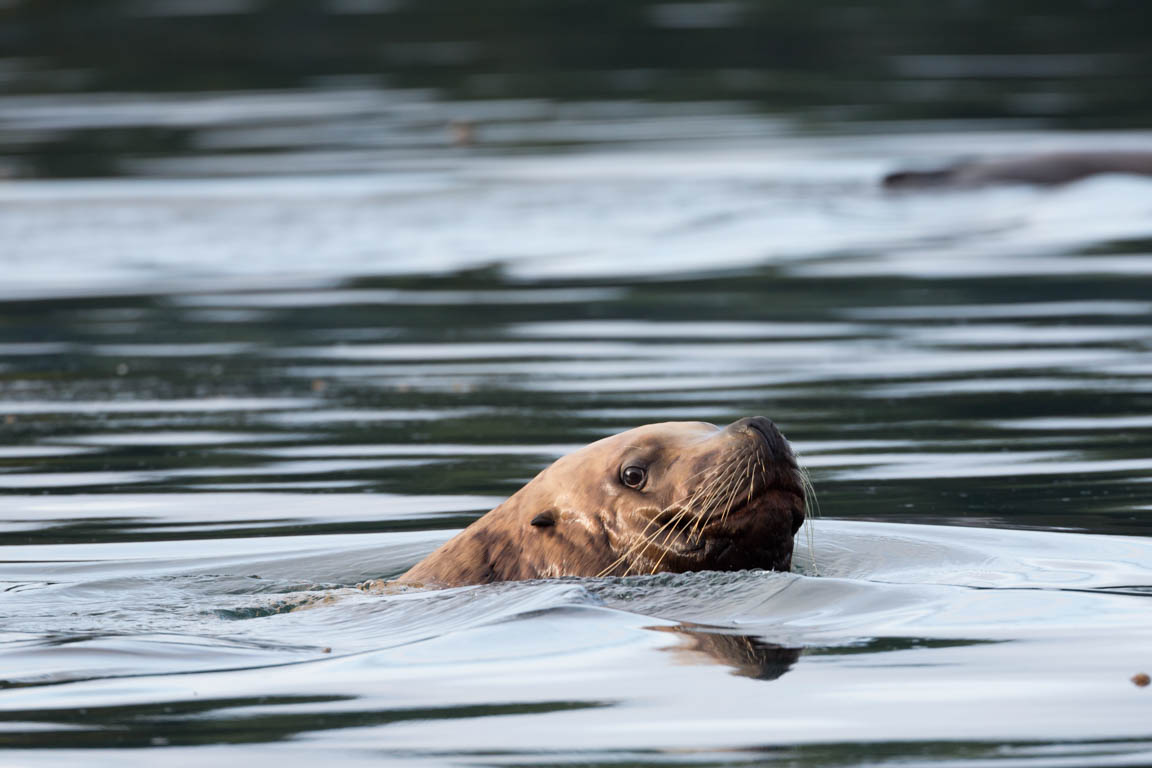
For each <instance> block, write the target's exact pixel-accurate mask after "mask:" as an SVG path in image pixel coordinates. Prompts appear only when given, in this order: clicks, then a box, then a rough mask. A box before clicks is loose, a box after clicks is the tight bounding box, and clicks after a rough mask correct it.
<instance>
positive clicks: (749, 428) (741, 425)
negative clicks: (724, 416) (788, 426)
mask: <svg viewBox="0 0 1152 768" xmlns="http://www.w3.org/2000/svg"><path fill="white" fill-rule="evenodd" d="M728 429H729V431H731V432H736V433H742V434H746V435H752V436H753V437H757V436H758V437H760V438H761V439H762V440H763V441H764V442H765V443H766V444H767V445H768V452H769V453H770V454H771V455H772V458H774V459H778V460H782V461H783V460H787V459H789V458H791V456H792V451H791V449H790V448H789V447H788V441H786V440H785V439H784V435H782V434H780V430H779V429H777V428H776V425H775V424H773V423H772V420H771V419H766V418H764V417H763V416H746V417H744V418H743V419H739V420H737V421H734V422H732V423H731V424H729V425H728Z"/></svg>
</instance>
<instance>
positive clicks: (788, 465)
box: [398, 416, 806, 586]
mask: <svg viewBox="0 0 1152 768" xmlns="http://www.w3.org/2000/svg"><path fill="white" fill-rule="evenodd" d="M805 486H806V480H805V477H804V475H803V473H802V471H801V470H800V468H799V466H798V465H797V463H796V458H795V456H794V455H793V453H792V450H791V448H790V447H789V445H788V442H787V441H786V440H785V439H784V436H783V435H781V434H780V431H779V430H778V429H776V426H775V425H774V424H773V423H772V422H771V421H769V420H768V419H766V418H764V417H762V416H752V417H748V418H744V419H740V420H739V421H735V422H733V423H732V424H730V425H728V426H727V427H716V426H714V425H712V424H706V423H703V422H668V423H664V424H650V425H648V426H644V427H638V428H636V429H632V430H629V431H627V432H622V433H620V434H618V435H613V436H612V437H607V438H604V439H603V440H599V441H597V442H595V443H592V444H591V445H588V446H585V447H584V448H581V449H580V450H578V451H576V452H574V453H571V454H569V455H567V456H565V457H563V458H561V459H559V460H557V461H556V462H555V463H554V464H552V465H551V466H550V467H548V468H547V469H545V470H544V471H542V472H541V473H540V474H539V475H537V476H536V477H535V478H533V479H532V480H531V481H530V482H529V483H528V484H527V485H525V486H524V487H523V488H521V489H520V490H519V491H517V492H516V493H515V494H513V495H512V497H511V498H509V499H508V500H507V501H506V502H504V503H503V504H501V505H500V506H498V507H496V509H494V510H492V511H491V512H489V513H487V514H486V515H484V516H483V517H481V518H480V519H479V520H477V521H476V522H474V523H473V524H472V525H470V526H468V528H466V529H465V530H464V531H462V532H461V533H460V534H459V535H457V536H456V537H455V538H453V539H452V540H450V541H449V542H447V543H446V544H444V545H443V546H442V547H440V548H439V549H437V550H436V551H435V552H433V553H432V554H431V555H429V556H428V557H427V558H425V559H424V560H422V561H421V562H420V563H417V564H416V565H415V566H414V567H413V568H412V569H411V570H409V571H408V572H407V573H405V574H403V575H402V576H400V578H399V579H398V581H399V582H401V583H408V584H422V585H426V586H458V585H463V584H481V583H487V582H493V581H513V580H519V579H537V578H559V577H563V576H626V575H629V574H638V573H659V572H674V573H678V572H684V571H706V570H717V571H735V570H744V569H749V568H764V569H771V570H779V571H786V570H788V569H789V568H790V567H791V565H792V539H793V536H794V535H795V533H796V531H797V530H798V529H799V528H800V526H801V525H802V524H803V522H804V511H805V503H804V489H805Z"/></svg>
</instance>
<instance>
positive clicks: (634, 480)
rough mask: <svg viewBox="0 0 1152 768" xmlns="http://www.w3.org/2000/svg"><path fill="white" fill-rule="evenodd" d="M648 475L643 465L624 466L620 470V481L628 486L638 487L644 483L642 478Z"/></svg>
mask: <svg viewBox="0 0 1152 768" xmlns="http://www.w3.org/2000/svg"><path fill="white" fill-rule="evenodd" d="M647 477H648V472H647V471H646V470H645V469H644V467H637V466H635V465H633V466H630V467H624V469H622V470H620V482H622V483H624V485H626V486H628V487H629V488H639V487H640V486H642V485H644V480H645V479H646V478H647Z"/></svg>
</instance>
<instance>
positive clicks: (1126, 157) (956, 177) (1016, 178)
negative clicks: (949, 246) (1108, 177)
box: [882, 152, 1152, 189]
mask: <svg viewBox="0 0 1152 768" xmlns="http://www.w3.org/2000/svg"><path fill="white" fill-rule="evenodd" d="M1105 173H1121V174H1130V175H1138V176H1152V152H1057V153H1051V154H1043V155H1030V156H1027V157H1018V158H1008V159H1004V160H971V161H965V162H961V163H956V164H955V165H951V166H948V167H946V168H939V169H934V170H926V171H915V170H910V171H896V172H895V173H890V174H888V175H887V176H885V177H884V180H883V182H882V183H883V185H884V186H885V187H886V188H888V189H929V188H944V189H947V188H968V187H984V186H989V185H992V184H1032V185H1036V186H1054V185H1057V184H1068V183H1071V182H1073V181H1079V180H1081V179H1086V178H1088V177H1089V176H1096V175H1098V174H1105Z"/></svg>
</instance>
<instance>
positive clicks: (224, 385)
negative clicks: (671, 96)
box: [0, 133, 1152, 766]
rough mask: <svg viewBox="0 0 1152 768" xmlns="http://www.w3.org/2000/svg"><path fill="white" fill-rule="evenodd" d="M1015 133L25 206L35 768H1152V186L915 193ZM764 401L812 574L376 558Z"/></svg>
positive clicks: (213, 184)
mask: <svg viewBox="0 0 1152 768" xmlns="http://www.w3.org/2000/svg"><path fill="white" fill-rule="evenodd" d="M1090 140H1091V141H1094V142H1096V143H1101V142H1103V143H1105V144H1108V145H1109V146H1118V145H1136V144H1139V143H1141V142H1146V141H1148V140H1149V137H1148V136H1147V135H1143V134H1114V135H1104V134H1101V135H1096V136H1093V137H1091V139H1090ZM976 141H977V140H976V139H974V138H973V135H972V134H965V135H964V136H960V135H957V134H915V133H911V134H903V135H901V136H878V135H874V134H872V135H865V134H861V135H855V136H834V137H826V138H813V137H807V138H800V137H797V136H782V137H777V138H772V139H759V140H756V141H748V142H743V143H738V144H735V145H732V146H724V147H721V146H716V145H711V144H709V145H690V146H691V151H686V150H685V149H684V148H683V147H681V148H678V149H677V148H673V147H671V146H667V145H661V146H658V147H646V148H639V149H627V148H622V147H616V148H614V149H612V150H610V151H609V150H604V151H594V150H584V151H582V152H577V153H573V154H572V155H570V156H564V157H557V156H555V155H552V156H533V155H524V156H521V157H519V158H515V159H513V158H504V159H503V160H501V161H500V162H496V161H495V160H493V159H492V158H488V157H484V156H468V155H461V156H459V157H455V158H454V159H453V160H452V161H451V162H448V163H441V164H427V165H425V166H422V167H415V168H413V169H411V170H410V172H408V173H406V174H396V173H380V174H364V175H358V176H340V175H331V174H328V175H317V176H308V177H302V176H286V177H283V178H262V179H259V180H255V179H250V178H238V179H233V180H222V179H203V180H183V181H160V180H149V179H128V180H102V181H88V182H68V181H57V182H31V181H24V182H19V183H16V182H12V183H8V184H6V185H4V186H0V199H2V200H3V205H2V206H0V241H2V242H6V243H8V244H9V246H8V250H7V252H6V253H5V255H4V268H5V277H4V281H3V283H0V296H2V298H3V302H2V303H0V394H2V400H0V430H2V433H3V436H4V439H3V444H2V445H0V509H2V510H3V511H2V515H0V518H2V520H0V526H2V528H0V534H2V536H3V539H2V541H3V545H2V546H0V588H2V589H3V592H0V677H2V678H3V680H2V682H0V688H2V689H3V690H0V746H4V747H9V748H19V750H20V751H19V752H18V753H17V752H12V753H11V754H13V755H15V756H16V763H15V764H20V765H53V764H61V765H75V764H80V763H83V764H97V763H99V762H102V761H104V762H117V763H124V762H132V763H140V764H165V765H184V764H187V765H201V764H203V763H204V762H205V761H208V760H211V761H216V762H222V763H224V764H235V763H239V762H241V761H244V762H250V761H253V760H262V759H275V760H278V761H280V762H281V763H284V764H291V765H297V764H299V765H305V764H312V763H314V762H315V761H317V760H333V761H337V762H339V764H341V765H358V764H361V763H363V764H369V763H373V764H375V763H377V762H379V761H380V760H381V759H383V758H389V759H390V760H391V761H393V762H397V763H401V764H404V763H411V764H421V765H426V764H445V763H448V764H462V765H529V764H531V765H535V764H556V765H567V764H576V763H579V764H596V765H624V764H627V765H655V764H670V763H675V764H684V763H687V764H697V763H699V764H708V765H717V764H732V765H744V764H755V765H763V764H771V765H776V764H779V765H794V764H804V765H842V764H853V765H855V764H861V763H864V764H900V765H926V764H930V765H948V766H954V765H955V766H959V765H963V766H980V765H988V764H995V765H1069V766H1073V765H1086V764H1093V765H1136V764H1145V763H1147V762H1149V761H1152V725H1150V724H1152V692H1150V691H1152V689H1141V688H1138V687H1137V686H1135V685H1133V684H1132V683H1131V682H1130V678H1131V677H1132V676H1133V675H1134V674H1136V673H1138V672H1142V671H1150V672H1152V611H1150V607H1152V603H1149V598H1150V596H1152V494H1150V492H1149V488H1150V483H1152V437H1150V435H1152V431H1150V427H1152V417H1150V416H1149V414H1150V413H1152V407H1150V406H1152V182H1149V181H1147V180H1139V179H1131V178H1122V177H1101V178H1096V179H1092V180H1089V181H1086V182H1083V183H1079V184H1075V185H1072V186H1069V187H1064V188H1059V189H1055V190H1031V189H1021V188H1007V189H992V190H985V191H972V192H964V193H955V194H942V195H941V194H938V195H927V196H913V195H885V194H882V193H881V192H880V191H878V190H877V188H876V185H875V181H876V178H877V177H878V174H879V173H881V172H882V171H884V170H888V169H890V168H891V167H893V166H894V165H896V164H898V163H899V162H900V161H901V160H902V159H906V158H909V157H917V158H926V159H928V160H932V159H943V158H946V157H949V156H952V155H954V154H956V153H963V151H964V148H965V147H966V146H970V145H971V144H965V142H970V143H972V142H976ZM1088 141H1089V139H1088V138H1085V137H1074V136H1062V135H1060V134H1034V135H1029V134H991V133H989V134H986V135H983V136H980V137H979V144H980V146H983V147H999V148H1001V149H1006V148H1013V147H1022V146H1036V145H1039V144H1045V143H1046V144H1045V146H1048V147H1052V146H1058V147H1067V148H1070V149H1071V148H1079V147H1082V146H1083V145H1084V144H1085V143H1086V142H1088ZM12 244H15V246H14V247H13V245H12ZM753 413H759V414H764V415H767V416H770V417H772V418H773V419H774V420H776V421H777V423H778V424H779V425H780V426H781V429H782V430H783V431H784V433H785V434H786V435H787V436H788V437H789V438H790V439H791V440H792V441H793V443H794V445H795V447H796V449H797V450H798V452H799V453H800V454H801V456H802V459H803V462H804V464H805V465H806V466H807V467H809V468H810V470H811V474H812V477H813V480H814V483H815V486H816V488H817V491H818V494H819V499H820V506H821V512H822V518H821V519H819V520H817V521H815V523H814V524H809V525H807V526H806V527H805V529H803V530H802V531H801V533H800V535H799V536H798V539H797V541H798V546H799V550H798V558H797V560H798V564H797V567H796V572H794V573H791V574H774V573H736V574H716V573H702V574H686V575H681V576H654V577H634V578H628V579H610V580H572V581H560V582H541V583H523V584H504V585H494V586H485V587H469V588H462V589H455V590H446V591H441V592H420V591H400V590H397V589H395V588H387V587H381V586H379V585H371V584H364V582H369V581H371V580H375V579H386V578H388V577H389V576H393V575H396V574H398V573H400V572H402V571H403V570H404V569H406V568H407V567H408V566H410V565H411V564H412V563H414V562H415V561H416V560H418V559H419V558H420V557H421V556H422V555H423V554H425V553H427V552H428V551H430V550H431V549H432V548H434V547H435V546H436V545H437V544H438V543H439V542H441V541H443V540H444V539H445V538H446V537H447V536H449V535H450V534H451V532H452V531H453V530H455V529H458V528H460V527H462V526H463V525H465V524H466V523H467V522H469V521H470V520H472V519H474V518H475V517H476V516H477V515H479V514H481V513H482V512H483V511H485V510H487V509H489V508H491V507H492V506H494V505H495V504H497V503H498V502H499V501H500V500H501V499H502V498H503V497H504V496H506V495H507V494H509V493H511V492H512V491H514V490H515V489H516V488H517V487H518V486H519V485H520V484H521V483H522V482H524V481H525V480H526V479H527V478H529V477H531V476H532V475H533V474H534V473H535V472H536V471H538V470H539V468H540V467H542V466H543V465H545V464H546V463H548V462H549V461H551V460H552V459H553V458H555V457H557V456H559V455H562V454H563V453H565V452H567V451H569V450H571V449H572V448H574V447H577V446H580V445H583V444H584V443H586V442H588V441H590V440H592V439H595V438H597V437H599V436H602V435H605V434H609V433H612V432H614V431H618V430H621V429H625V428H628V427H631V426H635V425H638V424H643V423H649V422H654V421H661V420H683V419H703V420H707V421H713V422H717V423H722V422H727V421H730V420H732V419H734V418H738V417H740V416H743V415H747V414H753ZM358 585H361V586H359V587H358Z"/></svg>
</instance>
